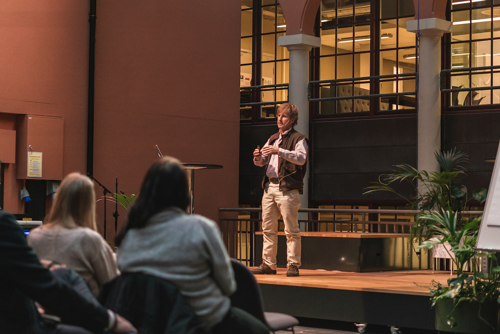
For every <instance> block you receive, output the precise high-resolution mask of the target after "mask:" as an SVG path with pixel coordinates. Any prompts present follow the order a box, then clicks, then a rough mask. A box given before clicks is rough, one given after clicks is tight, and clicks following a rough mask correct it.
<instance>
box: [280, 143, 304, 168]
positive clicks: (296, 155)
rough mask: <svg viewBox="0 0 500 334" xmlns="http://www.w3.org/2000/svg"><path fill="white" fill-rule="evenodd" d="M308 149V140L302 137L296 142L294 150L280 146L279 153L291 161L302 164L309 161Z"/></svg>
mask: <svg viewBox="0 0 500 334" xmlns="http://www.w3.org/2000/svg"><path fill="white" fill-rule="evenodd" d="M307 150H308V146H307V142H306V140H305V139H302V140H300V141H298V142H297V144H295V147H294V150H293V151H289V150H285V149H284V148H280V150H279V153H278V155H279V156H280V157H282V158H283V159H285V160H287V161H289V162H291V163H294V164H296V165H300V166H302V165H303V164H305V163H306V161H307Z"/></svg>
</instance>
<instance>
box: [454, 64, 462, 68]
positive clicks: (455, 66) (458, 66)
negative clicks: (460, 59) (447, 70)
mask: <svg viewBox="0 0 500 334" xmlns="http://www.w3.org/2000/svg"><path fill="white" fill-rule="evenodd" d="M461 67H464V65H452V66H451V68H461Z"/></svg>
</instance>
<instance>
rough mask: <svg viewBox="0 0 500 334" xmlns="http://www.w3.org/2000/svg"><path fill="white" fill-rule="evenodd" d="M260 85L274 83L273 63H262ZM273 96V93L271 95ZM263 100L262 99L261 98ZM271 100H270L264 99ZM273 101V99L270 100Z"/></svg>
mask: <svg viewBox="0 0 500 334" xmlns="http://www.w3.org/2000/svg"><path fill="white" fill-rule="evenodd" d="M261 68H262V81H261V83H260V84H261V85H274V73H275V63H274V62H273V63H262V67H261ZM273 96H274V95H273ZM263 101H264V100H263ZM266 101H271V100H266ZM272 101H274V100H272Z"/></svg>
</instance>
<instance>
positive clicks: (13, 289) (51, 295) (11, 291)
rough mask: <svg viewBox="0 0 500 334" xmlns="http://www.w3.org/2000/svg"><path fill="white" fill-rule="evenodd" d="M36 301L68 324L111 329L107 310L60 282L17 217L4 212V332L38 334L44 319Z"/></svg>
mask: <svg viewBox="0 0 500 334" xmlns="http://www.w3.org/2000/svg"><path fill="white" fill-rule="evenodd" d="M33 301H37V302H39V303H40V304H41V305H42V306H43V307H44V308H46V309H47V310H50V312H51V313H52V314H56V315H58V316H59V317H61V319H62V322H64V323H66V324H71V325H76V326H80V327H84V328H86V329H88V330H90V331H92V332H95V333H102V332H103V329H104V328H105V327H107V326H108V314H107V311H106V309H105V308H103V307H102V306H100V305H93V304H91V303H89V302H88V301H86V300H85V298H83V297H82V296H81V295H79V294H78V293H77V292H76V291H74V290H73V289H72V288H71V287H70V286H69V285H67V284H65V283H63V282H61V281H60V280H57V279H56V278H55V277H54V276H53V275H52V274H51V272H50V271H49V270H48V269H47V268H45V267H44V266H42V265H41V264H40V261H39V260H38V257H37V256H36V254H35V252H34V251H33V250H32V249H31V247H29V246H28V244H27V242H26V238H25V236H24V233H23V230H22V228H21V227H20V226H19V224H17V222H16V220H15V217H14V216H13V215H11V214H8V213H6V212H3V211H0V332H1V333H2V334H11V333H12V334H24V333H30V334H32V333H37V331H38V330H37V328H40V326H39V324H38V323H37V322H39V321H40V318H39V315H38V312H37V310H36V308H35V305H34V302H33Z"/></svg>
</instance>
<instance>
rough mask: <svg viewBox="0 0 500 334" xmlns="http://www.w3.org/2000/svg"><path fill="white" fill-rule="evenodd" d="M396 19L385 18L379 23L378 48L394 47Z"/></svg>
mask: <svg viewBox="0 0 500 334" xmlns="http://www.w3.org/2000/svg"><path fill="white" fill-rule="evenodd" d="M396 36H397V20H386V21H382V23H381V24H380V49H389V48H395V47H396V41H397V38H396Z"/></svg>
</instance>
